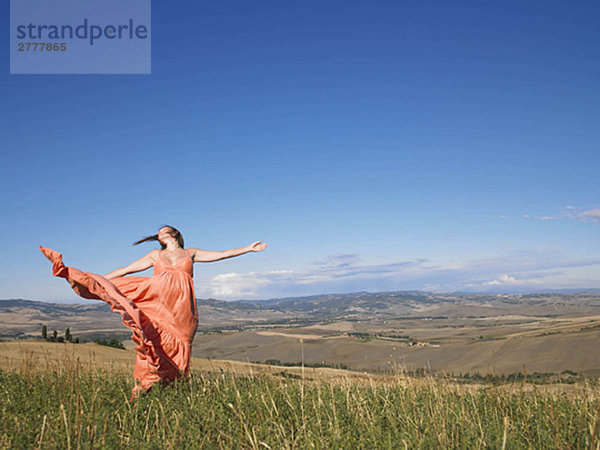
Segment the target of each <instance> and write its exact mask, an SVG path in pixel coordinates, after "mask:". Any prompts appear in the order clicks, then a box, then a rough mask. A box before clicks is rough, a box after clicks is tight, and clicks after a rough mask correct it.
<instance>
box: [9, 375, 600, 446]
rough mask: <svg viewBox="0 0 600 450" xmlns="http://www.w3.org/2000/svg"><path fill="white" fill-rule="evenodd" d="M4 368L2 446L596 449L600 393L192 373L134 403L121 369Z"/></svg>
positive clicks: (129, 381) (593, 390)
mask: <svg viewBox="0 0 600 450" xmlns="http://www.w3.org/2000/svg"><path fill="white" fill-rule="evenodd" d="M30 369H31V368H30V367H28V366H27V365H26V364H24V365H23V367H22V370H21V371H20V372H19V371H18V372H7V371H3V370H1V369H0V397H1V401H0V424H1V425H0V446H1V447H2V448H67V449H71V448H103V447H104V448H106V447H108V448H116V447H118V448H138V447H143V448H161V449H162V448H190V447H191V448H253V449H254V448H256V449H259V448H260V449H275V448H277V449H279V448H289V449H295V448H365V449H371V448H401V449H402V448H432V447H434V448H488V447H489V448H503V449H504V448H506V449H511V448H523V447H527V448H598V446H599V445H600V440H599V438H600V403H599V400H598V398H599V397H598V394H599V393H600V390H599V389H598V388H597V387H596V386H592V385H589V384H585V385H582V386H581V387H580V391H579V392H578V393H576V394H575V395H567V394H564V393H543V392H541V391H538V390H537V389H536V388H535V387H534V388H533V390H526V389H524V388H523V389H520V388H518V387H519V386H517V389H516V390H513V391H511V392H509V391H507V390H505V389H502V388H499V387H489V388H479V389H465V388H463V387H459V386H453V385H451V384H447V383H443V382H438V381H435V380H433V379H432V378H424V379H423V378H421V379H415V378H410V377H407V376H405V375H403V374H402V373H401V372H399V373H398V374H397V375H396V376H393V377H390V378H389V379H388V380H387V381H386V382H377V381H374V380H372V379H366V380H362V381H360V380H350V379H339V380H328V381H323V380H307V379H303V378H302V377H301V378H299V379H296V378H285V377H282V376H277V375H272V374H271V375H270V374H253V373H251V374H246V375H236V374H235V373H232V372H221V373H219V372H216V373H192V376H191V377H190V378H189V379H188V380H181V381H178V382H176V383H174V384H172V385H170V386H166V387H161V386H155V388H153V389H152V390H151V391H150V392H149V393H148V394H146V395H144V396H141V397H140V398H139V400H138V401H137V402H135V403H129V401H128V398H129V396H130V391H131V388H132V387H133V380H132V378H131V375H130V374H128V373H124V372H115V371H108V370H95V371H91V370H80V368H79V367H78V365H77V364H76V363H74V364H73V365H72V366H71V367H63V368H61V369H57V370H44V371H42V372H40V371H37V370H30Z"/></svg>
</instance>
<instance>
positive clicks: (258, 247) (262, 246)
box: [247, 241, 267, 252]
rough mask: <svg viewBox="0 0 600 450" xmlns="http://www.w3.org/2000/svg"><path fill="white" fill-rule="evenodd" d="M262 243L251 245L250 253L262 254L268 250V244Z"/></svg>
mask: <svg viewBox="0 0 600 450" xmlns="http://www.w3.org/2000/svg"><path fill="white" fill-rule="evenodd" d="M261 242H262V241H256V242H253V243H252V244H250V245H249V246H248V247H247V248H248V251H249V252H262V251H263V250H264V249H265V248H267V243H266V242H265V243H264V244H261Z"/></svg>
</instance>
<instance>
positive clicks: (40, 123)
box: [0, 1, 600, 301]
mask: <svg viewBox="0 0 600 450" xmlns="http://www.w3.org/2000/svg"><path fill="white" fill-rule="evenodd" d="M0 8H2V14H3V16H4V17H7V18H8V17H9V7H8V2H3V3H2V6H1V7H0ZM599 19H600V6H599V5H598V3H597V2H548V1H544V2H541V1H540V2H533V1H532V2H517V1H500V2H475V1H470V2H464V1H458V2H446V1H431V2H420V3H418V4H416V3H414V2H410V3H409V2H387V1H381V2H375V3H366V2H355V1H344V2H319V1H307V2H266V1H261V2H251V3H250V2H238V1H232V2H191V1H190V2H180V3H178V4H177V5H176V7H174V5H173V4H167V3H164V2H163V3H159V2H153V4H152V74H151V75H10V74H9V61H8V53H7V52H3V53H2V54H0V58H1V59H2V64H3V67H4V70H3V71H2V73H1V74H0V89H1V92H2V95H1V97H0V99H1V103H0V105H1V108H0V117H1V124H2V127H1V130H0V145H1V147H2V161H3V164H2V165H1V167H0V171H1V172H0V175H1V177H0V188H1V189H0V199H1V200H0V201H1V204H2V214H1V216H0V231H1V232H2V235H3V236H4V239H3V251H2V255H3V257H2V259H1V260H0V298H28V299H36V300H65V301H73V300H76V299H78V297H76V295H75V294H74V293H73V292H72V290H71V289H70V287H69V286H68V284H67V283H65V282H64V280H60V279H56V278H53V277H52V276H51V272H50V264H49V262H48V261H47V260H46V259H45V258H44V257H43V255H42V254H41V253H40V252H39V250H38V248H37V246H38V245H40V244H41V245H44V246H47V247H51V248H53V249H55V250H57V251H59V252H61V253H62V254H63V255H64V261H65V263H66V264H68V265H72V266H74V267H77V268H79V269H81V270H85V271H89V272H94V273H100V274H103V273H107V272H109V271H111V270H113V269H115V268H116V267H121V266H123V265H126V264H128V263H129V262H131V261H133V260H136V259H138V258H139V257H141V256H142V255H143V254H145V252H147V251H149V250H151V249H152V248H154V246H153V245H152V244H144V245H142V246H137V247H133V246H132V245H131V243H132V242H133V241H135V240H137V239H139V238H140V237H143V236H146V235H149V234H153V233H154V232H155V231H156V229H157V228H158V227H159V226H160V225H162V224H165V223H169V224H172V225H174V226H176V227H177V228H179V229H180V230H181V231H182V233H183V235H184V237H185V240H186V246H189V247H198V248H202V249H206V250H225V249H228V248H236V247H242V246H245V245H247V244H249V243H251V242H253V241H255V240H263V241H264V242H267V243H268V244H269V246H268V248H267V250H266V251H264V252H262V253H250V254H247V255H243V256H240V257H237V258H232V259H229V260H224V261H219V262H215V263H197V264H196V265H195V283H196V291H197V295H198V297H200V298H206V297H214V298H220V299H225V300H233V299H242V298H245V299H251V298H253V299H260V298H273V297H283V296H295V295H310V294H318V293H326V292H354V291H359V290H368V291H388V290H403V289H426V290H434V291H436V290H437V291H454V290H461V291H464V290H470V291H488V290H493V291H497V292H513V291H524V292H525V291H530V290H544V289H567V288H600V252H599V250H600V244H599V243H598V236H599V231H600V223H599V222H600V198H599V194H600V186H599V181H598V179H599V178H598V169H599V167H600V149H599V148H598V143H599V142H600V124H599V118H600V117H599V116H600V114H599V113H600V89H599V81H598V80H600V45H599V44H598V43H599V42H600V39H599V38H600V28H598V22H599ZM2 27H3V28H4V30H3V33H2V35H1V36H2V39H3V40H4V48H5V49H6V48H7V47H8V45H9V42H8V27H9V23H8V20H5V21H4V22H3V23H2ZM150 274H151V272H150V271H148V272H144V273H142V275H148V276H149V275H150ZM79 300H81V299H79ZM81 301H83V300H81Z"/></svg>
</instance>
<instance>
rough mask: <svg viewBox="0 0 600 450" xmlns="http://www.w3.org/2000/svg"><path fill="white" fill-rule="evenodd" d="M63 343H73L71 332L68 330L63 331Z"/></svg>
mask: <svg viewBox="0 0 600 450" xmlns="http://www.w3.org/2000/svg"><path fill="white" fill-rule="evenodd" d="M65 341H69V342H73V336H71V330H69V329H68V328H67V329H66V330H65Z"/></svg>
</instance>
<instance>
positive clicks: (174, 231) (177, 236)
mask: <svg viewBox="0 0 600 450" xmlns="http://www.w3.org/2000/svg"><path fill="white" fill-rule="evenodd" d="M165 227H166V228H170V229H171V233H170V234H171V236H173V237H174V238H175V239H176V240H177V243H178V244H179V246H180V247H181V248H185V247H184V245H183V236H182V235H181V233H180V232H179V230H178V229H177V228H175V227H172V226H171V225H163V226H162V227H160V228H159V230H160V229H161V228H165ZM148 241H158V233H157V234H153V235H152V236H146V237H145V238H142V239H140V240H139V241H136V242H134V243H133V245H138V244H141V243H142V242H148ZM159 244H160V246H161V248H162V249H163V250H164V249H165V248H167V246H166V245H164V244H162V243H160V242H159Z"/></svg>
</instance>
